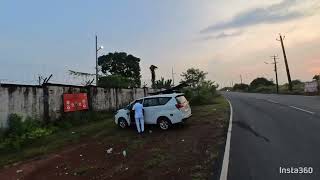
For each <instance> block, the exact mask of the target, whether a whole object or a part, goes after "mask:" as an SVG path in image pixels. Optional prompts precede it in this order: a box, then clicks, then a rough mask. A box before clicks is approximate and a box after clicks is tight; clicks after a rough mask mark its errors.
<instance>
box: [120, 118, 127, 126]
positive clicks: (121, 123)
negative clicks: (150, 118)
mask: <svg viewBox="0 0 320 180" xmlns="http://www.w3.org/2000/svg"><path fill="white" fill-rule="evenodd" d="M118 125H119V127H120V128H122V129H124V128H127V127H128V123H127V121H126V120H125V119H124V118H119V120H118Z"/></svg>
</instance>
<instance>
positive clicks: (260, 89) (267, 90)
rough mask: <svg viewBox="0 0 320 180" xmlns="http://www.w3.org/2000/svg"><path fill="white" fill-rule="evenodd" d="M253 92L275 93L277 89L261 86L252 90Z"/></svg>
mask: <svg viewBox="0 0 320 180" xmlns="http://www.w3.org/2000/svg"><path fill="white" fill-rule="evenodd" d="M250 91H251V92H254V93H275V92H276V87H274V86H259V87H257V88H255V89H250Z"/></svg>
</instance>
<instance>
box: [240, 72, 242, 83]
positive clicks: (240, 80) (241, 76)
mask: <svg viewBox="0 0 320 180" xmlns="http://www.w3.org/2000/svg"><path fill="white" fill-rule="evenodd" d="M240 82H241V84H242V75H241V74H240Z"/></svg>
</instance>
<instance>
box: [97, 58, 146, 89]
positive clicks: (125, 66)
mask: <svg viewBox="0 0 320 180" xmlns="http://www.w3.org/2000/svg"><path fill="white" fill-rule="evenodd" d="M139 63H140V59H139V58H137V57H135V56H133V55H131V54H129V55H128V54H127V53H125V52H114V53H109V54H107V55H103V56H100V57H99V58H98V65H99V66H101V71H102V73H103V74H104V75H105V76H110V75H116V76H115V77H110V78H111V79H114V78H116V79H118V80H119V79H122V80H123V79H124V78H125V79H127V80H129V81H130V83H129V84H130V85H132V87H140V85H141V74H140V65H139ZM119 76H121V77H119ZM110 78H105V79H104V80H103V81H106V80H107V79H110ZM99 82H100V81H99Z"/></svg>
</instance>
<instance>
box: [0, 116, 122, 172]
mask: <svg viewBox="0 0 320 180" xmlns="http://www.w3.org/2000/svg"><path fill="white" fill-rule="evenodd" d="M99 113H100V112H98V113H97V114H99ZM98 116H99V118H96V119H94V120H92V121H88V122H86V123H84V124H79V125H77V126H75V125H71V127H65V126H63V127H59V126H55V127H58V128H57V129H56V130H55V132H54V133H52V134H49V135H47V136H43V137H41V138H38V139H34V140H32V142H30V143H28V144H25V145H23V146H21V147H20V148H18V149H12V150H11V151H9V150H3V151H1V152H0V167H3V166H5V165H8V164H12V163H15V162H18V161H22V160H25V159H28V158H32V157H35V156H40V155H45V154H48V153H50V152H53V151H56V150H58V149H60V148H61V147H64V146H66V145H69V144H72V143H77V142H79V141H80V139H81V138H83V137H88V136H91V137H97V136H96V135H97V134H99V136H101V135H103V134H106V133H112V132H114V131H115V129H116V128H115V124H114V122H113V121H112V119H111V115H110V114H109V113H100V115H98ZM88 118H89V117H88ZM65 121H67V120H65ZM60 125H61V124H60ZM101 132H103V134H102V133H101Z"/></svg>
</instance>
